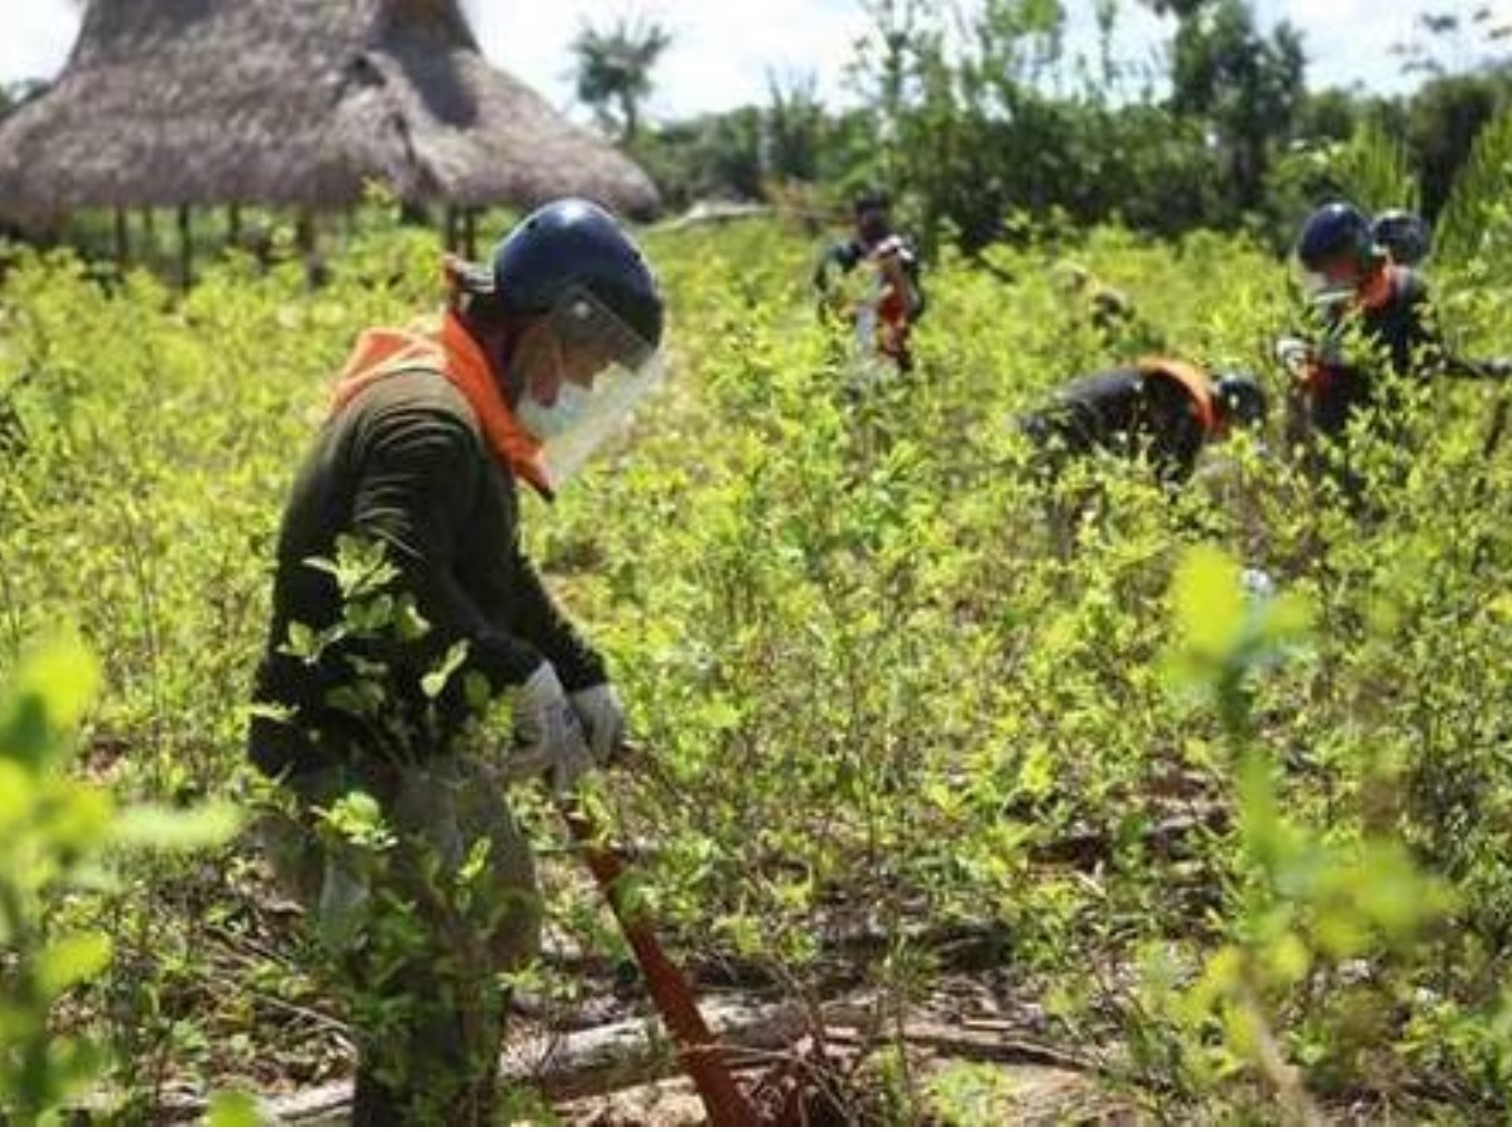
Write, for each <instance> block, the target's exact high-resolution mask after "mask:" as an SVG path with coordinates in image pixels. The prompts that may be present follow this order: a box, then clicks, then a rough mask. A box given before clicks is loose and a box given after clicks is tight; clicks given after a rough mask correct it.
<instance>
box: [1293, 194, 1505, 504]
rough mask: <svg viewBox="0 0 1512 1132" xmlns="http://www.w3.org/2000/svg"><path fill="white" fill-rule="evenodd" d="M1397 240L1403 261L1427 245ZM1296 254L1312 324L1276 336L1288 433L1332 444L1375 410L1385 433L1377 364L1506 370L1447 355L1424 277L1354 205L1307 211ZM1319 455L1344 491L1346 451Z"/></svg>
mask: <svg viewBox="0 0 1512 1132" xmlns="http://www.w3.org/2000/svg"><path fill="white" fill-rule="evenodd" d="M1384 218H1385V219H1391V217H1390V216H1389V215H1388V216H1386V217H1384ZM1424 231H1425V232H1426V229H1424ZM1411 232H1412V225H1411V224H1410V223H1406V224H1401V225H1394V224H1388V225H1387V226H1386V234H1387V238H1388V239H1395V238H1397V237H1398V236H1400V235H1401V234H1402V233H1406V234H1407V235H1408V236H1410V235H1411ZM1399 246H1400V247H1401V248H1402V254H1403V255H1404V257H1406V258H1408V259H1411V258H1412V257H1413V256H1414V255H1415V256H1416V258H1417V259H1418V260H1421V259H1422V257H1423V255H1426V253H1427V245H1426V242H1425V241H1416V242H1414V241H1413V240H1411V239H1407V240H1404V241H1403V242H1401V243H1400V245H1399ZM1297 259H1298V261H1299V263H1300V266H1301V268H1302V272H1303V280H1304V287H1305V290H1306V291H1307V295H1308V298H1309V300H1310V302H1311V304H1312V307H1313V316H1314V321H1315V324H1316V325H1317V326H1318V327H1319V330H1320V332H1318V333H1316V334H1315V335H1313V336H1312V338H1311V339H1306V338H1298V337H1285V338H1282V339H1280V340H1279V341H1278V342H1277V343H1276V356H1277V358H1278V359H1279V360H1280V361H1281V362H1282V363H1283V365H1285V366H1286V368H1287V369H1288V370H1289V371H1290V372H1291V374H1292V375H1293V377H1294V378H1295V381H1296V387H1295V388H1294V390H1293V391H1292V397H1291V405H1292V413H1291V417H1292V420H1291V424H1290V431H1291V433H1292V435H1293V437H1294V438H1295V439H1299V440H1303V441H1305V442H1307V443H1311V442H1312V441H1313V440H1315V439H1320V440H1323V441H1325V442H1328V443H1332V444H1338V443H1340V442H1341V441H1342V440H1343V438H1344V435H1345V432H1346V429H1347V428H1348V426H1349V424H1350V422H1351V421H1353V420H1355V419H1356V418H1358V417H1360V416H1361V415H1369V416H1371V417H1373V418H1375V419H1376V422H1377V426H1378V427H1380V428H1382V429H1383V430H1384V431H1383V432H1382V433H1381V434H1382V435H1386V436H1394V435H1395V434H1396V432H1397V430H1398V428H1399V426H1400V423H1401V422H1400V420H1399V419H1398V414H1397V412H1396V411H1395V406H1394V405H1393V404H1391V403H1390V402H1389V401H1388V399H1387V398H1386V397H1385V395H1384V392H1383V386H1382V382H1381V375H1382V373H1383V372H1385V371H1389V372H1390V373H1392V374H1395V375H1397V376H1399V377H1415V378H1419V379H1426V378H1430V377H1433V376H1437V375H1441V374H1442V375H1444V376H1453V377H1468V378H1482V379H1487V378H1490V379H1499V378H1502V377H1505V376H1506V375H1507V374H1508V372H1509V371H1512V365H1509V363H1508V362H1507V361H1506V360H1504V359H1499V358H1498V359H1492V360H1488V361H1469V360H1466V359H1464V358H1459V357H1456V356H1454V355H1453V354H1451V353H1450V351H1449V350H1448V348H1447V347H1446V346H1445V344H1444V342H1443V339H1442V338H1441V337H1440V335H1439V332H1438V329H1437V327H1436V326H1434V324H1433V319H1432V313H1431V307H1430V304H1429V299H1428V288H1427V285H1426V284H1425V283H1424V281H1423V277H1422V276H1421V275H1419V274H1418V273H1417V272H1416V271H1414V270H1413V269H1412V268H1411V267H1407V266H1402V265H1401V264H1399V263H1397V262H1395V260H1394V255H1393V254H1392V253H1389V252H1388V251H1387V250H1386V248H1385V247H1383V246H1382V245H1381V243H1379V242H1378V238H1377V233H1376V229H1375V226H1373V225H1372V223H1371V221H1370V219H1369V218H1368V217H1367V216H1366V215H1365V214H1364V213H1363V212H1361V211H1360V210H1359V209H1358V208H1356V207H1355V206H1354V205H1352V204H1350V203H1348V202H1346V201H1334V202H1331V203H1329V204H1325V205H1324V206H1322V207H1321V208H1319V209H1317V210H1316V211H1315V212H1314V213H1313V214H1312V215H1311V216H1309V217H1308V218H1307V221H1306V223H1304V224H1303V226H1302V231H1301V233H1300V235H1299V236H1298V239H1297ZM1352 336H1353V337H1354V338H1355V342H1356V344H1357V345H1356V346H1355V351H1356V353H1355V354H1354V355H1353V356H1352V355H1350V353H1349V351H1350V345H1349V339H1350V338H1351V337H1352ZM1360 351H1363V352H1364V354H1365V356H1358V355H1359V352H1360ZM1325 463H1326V465H1327V466H1328V467H1330V468H1331V469H1332V471H1333V473H1334V474H1335V475H1336V476H1337V478H1339V480H1340V482H1341V483H1343V484H1344V485H1345V486H1346V488H1347V490H1349V491H1351V492H1356V491H1358V489H1359V487H1360V486H1361V480H1360V478H1359V476H1358V474H1357V473H1356V472H1355V471H1353V470H1352V469H1351V467H1350V465H1349V461H1348V459H1347V457H1341V456H1340V455H1339V454H1338V453H1337V452H1336V453H1332V454H1329V455H1327V456H1325Z"/></svg>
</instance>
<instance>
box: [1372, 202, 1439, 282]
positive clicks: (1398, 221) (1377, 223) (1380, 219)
mask: <svg viewBox="0 0 1512 1132" xmlns="http://www.w3.org/2000/svg"><path fill="white" fill-rule="evenodd" d="M1370 232H1371V236H1372V237H1373V238H1374V239H1375V242H1376V245H1377V246H1378V247H1380V248H1382V249H1383V250H1384V251H1385V252H1386V254H1387V255H1388V256H1390V257H1391V262H1392V263H1395V264H1397V265H1399V266H1401V267H1419V266H1421V265H1422V263H1423V261H1424V260H1426V259H1427V258H1428V255H1429V253H1430V252H1431V251H1432V250H1433V232H1432V231H1431V230H1430V229H1429V227H1428V223H1427V221H1425V220H1424V219H1423V218H1422V217H1421V216H1419V215H1418V214H1417V213H1415V212H1409V211H1408V210H1407V209H1405V208H1388V209H1387V210H1386V211H1385V212H1379V213H1377V214H1376V217H1375V219H1374V220H1372V221H1371V223H1370Z"/></svg>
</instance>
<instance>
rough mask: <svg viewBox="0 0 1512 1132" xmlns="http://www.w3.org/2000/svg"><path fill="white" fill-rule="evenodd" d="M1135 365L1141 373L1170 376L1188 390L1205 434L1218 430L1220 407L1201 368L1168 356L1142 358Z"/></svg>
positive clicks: (1210, 434) (1208, 434) (1211, 433)
mask: <svg viewBox="0 0 1512 1132" xmlns="http://www.w3.org/2000/svg"><path fill="white" fill-rule="evenodd" d="M1135 365H1136V367H1137V368H1138V369H1139V372H1140V373H1143V374H1147V375H1150V376H1157V375H1158V376H1161V377H1166V378H1169V379H1171V380H1172V381H1175V382H1176V383H1177V384H1178V385H1180V386H1181V387H1182V388H1183V389H1185V390H1186V391H1187V393H1188V394H1189V395H1190V396H1191V398H1192V404H1193V405H1194V406H1195V407H1196V409H1197V420H1198V421H1199V422H1200V423H1201V424H1202V434H1203V435H1204V436H1212V435H1213V434H1214V433H1215V432H1217V431H1218V408H1217V406H1216V405H1214V403H1213V389H1212V386H1211V385H1210V384H1209V383H1208V378H1207V374H1206V373H1204V372H1203V371H1202V370H1201V369H1199V368H1198V367H1196V366H1194V365H1192V364H1191V363H1190V362H1183V361H1181V360H1180V359H1178V358H1167V357H1150V358H1141V359H1140V360H1139V361H1138V362H1136V363H1135Z"/></svg>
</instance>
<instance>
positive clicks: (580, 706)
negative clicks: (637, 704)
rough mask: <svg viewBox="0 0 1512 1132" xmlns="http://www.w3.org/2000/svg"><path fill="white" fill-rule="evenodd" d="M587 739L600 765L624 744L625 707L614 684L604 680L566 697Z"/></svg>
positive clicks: (595, 759)
mask: <svg viewBox="0 0 1512 1132" xmlns="http://www.w3.org/2000/svg"><path fill="white" fill-rule="evenodd" d="M567 698H568V700H570V701H571V703H572V707H573V710H574V711H576V712H577V717H578V722H579V723H581V724H582V725H583V731H584V733H585V734H586V735H587V737H588V747H589V749H590V750H591V751H592V752H593V760H594V762H596V763H598V764H599V765H600V766H603V765H604V764H605V763H608V762H611V761H613V759H614V756H615V755H616V754H617V753H618V752H619V750H620V748H621V747H623V746H624V745H625V729H626V725H625V705H624V704H623V703H621V702H620V698H619V693H618V692H616V691H615V690H614V685H613V684H610V683H609V682H607V681H605V682H604V683H602V684H595V685H593V686H592V687H591V688H584V689H583V690H582V691H579V692H573V693H572V694H571V695H570V696H568V697H567Z"/></svg>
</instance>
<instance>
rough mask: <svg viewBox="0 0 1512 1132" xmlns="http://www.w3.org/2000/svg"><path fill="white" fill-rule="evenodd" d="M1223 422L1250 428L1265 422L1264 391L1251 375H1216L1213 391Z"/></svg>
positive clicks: (1265, 404) (1234, 373) (1236, 372)
mask: <svg viewBox="0 0 1512 1132" xmlns="http://www.w3.org/2000/svg"><path fill="white" fill-rule="evenodd" d="M1213 396H1214V399H1215V400H1216V401H1217V402H1218V405H1219V408H1220V411H1221V412H1222V414H1223V418H1224V420H1225V421H1228V422H1231V423H1233V424H1236V425H1238V426H1239V427H1240V428H1252V427H1254V426H1255V425H1258V424H1260V423H1261V422H1263V421H1264V420H1265V413H1266V409H1267V407H1268V405H1267V401H1266V397H1265V389H1264V388H1263V387H1262V386H1261V384H1260V382H1259V381H1257V380H1256V379H1255V376H1254V375H1253V374H1249V373H1241V372H1238V371H1230V372H1228V373H1221V374H1219V375H1218V380H1217V382H1216V384H1215V386H1214V390H1213Z"/></svg>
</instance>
